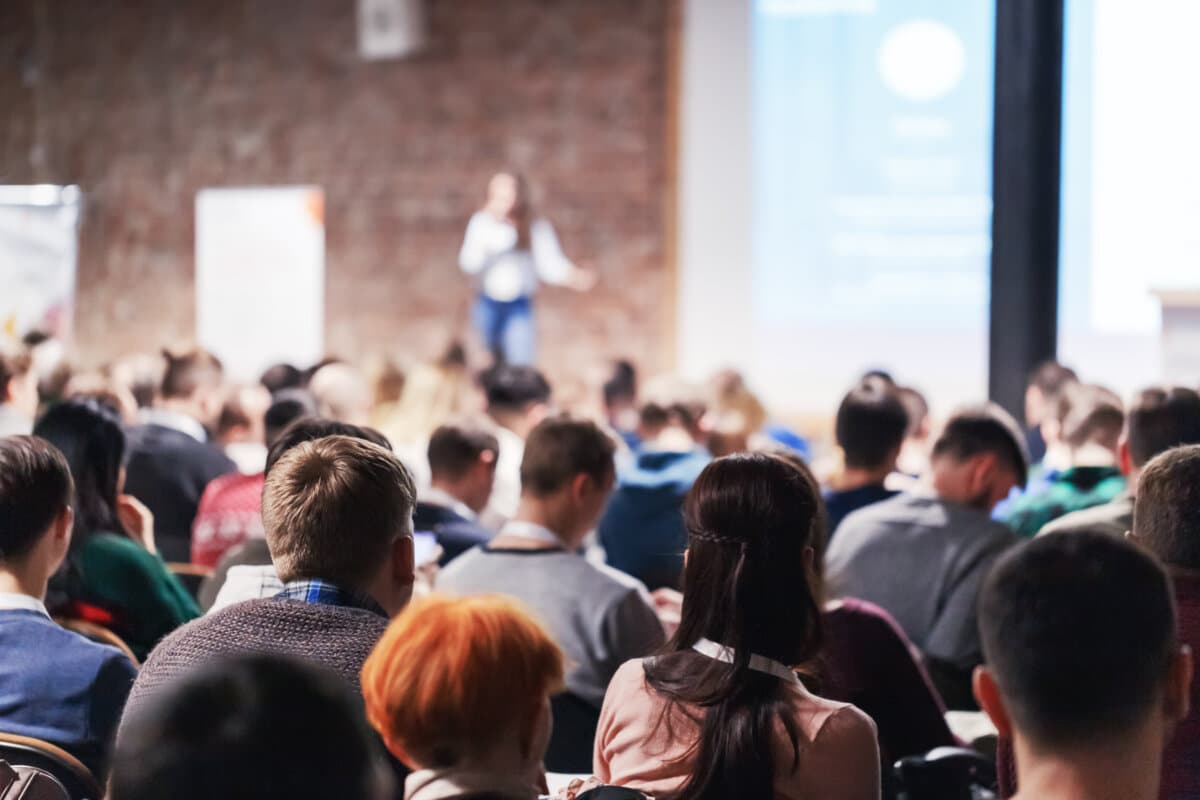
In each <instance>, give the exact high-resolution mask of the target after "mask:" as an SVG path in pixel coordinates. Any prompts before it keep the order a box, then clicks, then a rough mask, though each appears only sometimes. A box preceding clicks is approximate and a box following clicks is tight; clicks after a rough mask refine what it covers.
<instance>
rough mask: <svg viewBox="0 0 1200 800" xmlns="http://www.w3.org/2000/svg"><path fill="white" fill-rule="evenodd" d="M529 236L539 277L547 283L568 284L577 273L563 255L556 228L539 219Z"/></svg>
mask: <svg viewBox="0 0 1200 800" xmlns="http://www.w3.org/2000/svg"><path fill="white" fill-rule="evenodd" d="M529 235H530V239H531V240H532V241H531V245H532V248H533V258H534V261H535V263H536V264H537V273H538V277H539V278H541V279H542V280H543V281H545V282H546V283H553V284H563V283H566V282H567V279H568V278H569V277H570V276H571V273H573V272H574V271H575V265H574V264H573V263H571V260H570V259H569V258H567V256H566V254H565V253H563V251H562V245H560V244H559V243H558V234H556V233H555V232H554V226H553V225H551V224H550V223H549V222H547V221H546V220H544V219H539V220H537V221H536V222H534V223H533V227H532V229H531V230H530V232H529Z"/></svg>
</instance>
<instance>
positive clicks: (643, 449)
mask: <svg viewBox="0 0 1200 800" xmlns="http://www.w3.org/2000/svg"><path fill="white" fill-rule="evenodd" d="M702 414H703V409H702V408H698V407H696V406H695V405H694V404H690V403H688V402H686V400H685V399H684V398H678V399H674V400H667V401H665V402H663V401H652V402H648V403H646V404H644V405H643V406H642V408H641V412H640V414H639V419H638V427H637V438H638V440H639V442H640V444H639V445H638V447H637V448H636V450H635V451H634V454H633V456H634V459H633V462H632V463H631V464H628V465H625V466H622V468H621V469H619V470H618V471H617V486H616V490H615V491H614V492H613V496H612V498H611V499H610V500H609V501H608V507H607V509H606V510H605V512H604V516H603V517H602V518H601V519H600V527H599V528H598V529H597V533H598V535H599V542H600V545H601V547H603V548H604V552H605V560H606V561H607V562H608V563H609V565H611V566H612V567H614V568H616V569H619V570H621V571H622V572H624V573H626V574H629V575H632V576H634V577H635V578H637V579H638V580H640V581H642V583H644V584H646V586H647V587H649V588H650V589H660V588H662V587H669V588H672V589H678V588H679V585H680V579H681V577H682V575H683V551H684V549H685V548H686V547H687V532H686V531H685V530H684V528H683V518H682V516H681V514H680V509H681V508H682V507H683V498H684V496H685V495H687V492H688V490H689V489H691V488H692V483H693V482H694V481H695V480H696V476H697V475H699V474H700V471H701V470H703V469H704V467H705V465H707V464H708V462H709V461H710V460H711V459H712V456H711V455H709V453H708V450H706V449H705V448H704V447H703V445H702V444H701V442H703V441H704V432H703V431H702V430H701V429H700V417H701V416H702Z"/></svg>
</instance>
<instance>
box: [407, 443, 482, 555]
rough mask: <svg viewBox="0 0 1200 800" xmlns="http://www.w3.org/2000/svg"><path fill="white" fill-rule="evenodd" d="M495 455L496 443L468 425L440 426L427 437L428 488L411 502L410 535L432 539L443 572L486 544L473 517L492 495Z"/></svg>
mask: <svg viewBox="0 0 1200 800" xmlns="http://www.w3.org/2000/svg"><path fill="white" fill-rule="evenodd" d="M499 452H500V445H499V443H498V442H497V441H496V437H495V436H494V435H492V433H491V432H489V431H487V430H485V429H484V428H483V427H482V426H480V425H478V424H476V423H472V422H452V423H449V424H446V425H442V426H441V427H439V428H438V429H437V430H435V431H434V432H433V436H431V437H429V472H430V475H431V476H432V486H431V487H430V489H429V491H427V492H425V494H424V496H422V497H421V499H419V500H418V501H417V508H416V511H415V512H414V513H413V529H414V530H415V531H417V532H418V533H424V532H428V533H432V534H433V535H434V536H436V537H437V543H438V545H439V546H440V547H441V548H442V556H441V559H440V563H441V565H442V566H443V567H444V566H446V565H447V564H449V563H450V562H451V561H453V560H454V559H455V558H458V557H459V556H460V555H462V554H463V553H465V552H467V551H468V550H470V549H471V548H472V547H476V546H478V545H481V544H484V543H486V542H487V541H488V540H490V539H491V538H492V532H491V531H489V530H488V529H487V528H485V527H483V526H482V525H480V524H479V515H480V513H482V512H483V510H484V508H486V507H487V503H488V498H489V497H491V495H492V484H493V483H495V480H496V456H497V455H498V454H499Z"/></svg>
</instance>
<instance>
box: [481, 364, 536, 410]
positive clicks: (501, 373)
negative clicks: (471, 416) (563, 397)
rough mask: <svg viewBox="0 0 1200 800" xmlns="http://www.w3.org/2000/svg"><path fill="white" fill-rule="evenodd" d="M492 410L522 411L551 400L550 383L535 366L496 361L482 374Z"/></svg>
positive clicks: (488, 403) (485, 391) (489, 406)
mask: <svg viewBox="0 0 1200 800" xmlns="http://www.w3.org/2000/svg"><path fill="white" fill-rule="evenodd" d="M479 381H480V383H481V384H482V386H483V392H484V395H485V396H486V398H487V406H488V411H490V412H492V413H514V412H523V411H525V410H526V409H528V408H529V407H530V406H533V405H538V404H543V403H548V402H549V401H550V384H549V382H547V380H546V377H545V376H544V375H542V373H541V372H540V371H539V370H538V369H537V368H535V367H526V366H517V365H514V364H497V365H496V366H494V367H492V368H491V369H487V370H484V371H483V373H481V374H480V376H479Z"/></svg>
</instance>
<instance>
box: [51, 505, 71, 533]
mask: <svg viewBox="0 0 1200 800" xmlns="http://www.w3.org/2000/svg"><path fill="white" fill-rule="evenodd" d="M74 528H75V509H73V508H71V507H70V506H67V507H66V508H64V509H63V510H62V513H60V514H59V515H58V519H56V520H54V538H56V539H66V540H67V541H70V539H71V531H72V530H73V529H74Z"/></svg>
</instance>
